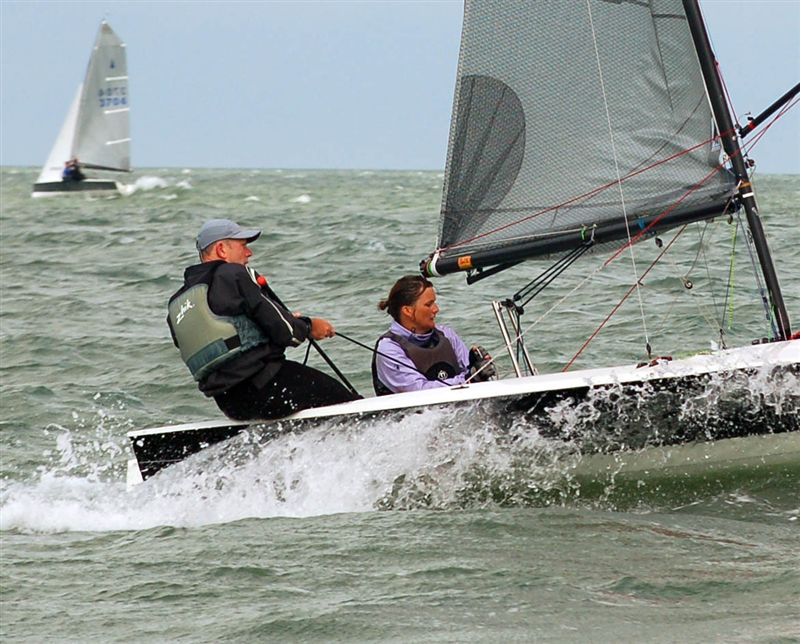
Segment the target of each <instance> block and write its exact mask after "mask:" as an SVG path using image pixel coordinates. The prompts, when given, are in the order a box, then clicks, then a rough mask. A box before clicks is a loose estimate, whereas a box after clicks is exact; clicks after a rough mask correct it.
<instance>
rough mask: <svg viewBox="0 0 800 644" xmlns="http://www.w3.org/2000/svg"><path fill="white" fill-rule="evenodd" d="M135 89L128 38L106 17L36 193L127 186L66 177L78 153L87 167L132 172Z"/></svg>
mask: <svg viewBox="0 0 800 644" xmlns="http://www.w3.org/2000/svg"><path fill="white" fill-rule="evenodd" d="M129 112H130V95H129V93H128V65H127V62H126V58H125V43H123V42H122V41H121V40H120V39H119V37H118V36H117V34H115V33H114V30H113V29H111V26H110V25H109V24H108V23H107V22H105V21H103V22H102V23H101V24H100V29H99V30H98V32H97V38H96V40H95V43H94V48H93V49H92V55H91V57H90V58H89V66H88V68H87V69H86V77H85V78H84V80H83V83H81V84H80V85H79V86H78V91H77V93H76V94H75V98H74V99H73V101H72V104H71V105H70V108H69V111H68V112H67V117H66V119H65V120H64V124H63V125H62V126H61V130H60V132H59V133H58V137H57V138H56V141H55V143H54V144H53V148H52V150H51V151H50V156H49V157H48V158H47V162H46V163H45V164H44V167H43V168H42V171H41V173H40V174H39V178H38V179H37V180H36V183H35V184H34V186H33V194H32V196H33V197H48V196H56V195H64V194H75V193H82V194H85V193H91V192H99V193H106V194H110V193H112V192H124V187H123V186H122V184H119V183H118V182H117V181H115V180H113V179H111V178H106V179H103V178H92V177H84V178H82V179H78V180H75V179H66V178H64V170H65V164H67V163H68V162H70V161H71V160H73V159H76V160H77V161H78V162H79V164H80V168H82V169H83V170H84V171H86V170H89V171H101V172H116V173H119V172H130V171H131V165H130V141H131V139H130V129H129Z"/></svg>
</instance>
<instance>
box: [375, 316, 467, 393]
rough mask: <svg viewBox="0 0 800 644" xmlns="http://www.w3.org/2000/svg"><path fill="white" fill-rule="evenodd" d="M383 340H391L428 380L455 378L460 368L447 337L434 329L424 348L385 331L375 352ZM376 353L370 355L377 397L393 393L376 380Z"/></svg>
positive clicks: (376, 344) (376, 345)
mask: <svg viewBox="0 0 800 644" xmlns="http://www.w3.org/2000/svg"><path fill="white" fill-rule="evenodd" d="M384 338H391V339H392V340H394V341H395V342H397V344H399V345H400V347H401V348H402V349H403V351H404V352H405V354H406V355H407V356H408V358H409V359H410V360H411V362H412V363H413V364H414V368H415V369H416V370H417V371H419V372H420V373H421V374H423V375H424V376H425V377H426V378H427V379H428V380H445V379H447V378H452V377H453V376H455V375H456V374H457V373H458V372H459V370H460V367H459V365H458V357H457V356H456V352H455V349H453V345H452V344H451V343H450V340H448V339H447V336H446V335H445V334H444V333H442V332H441V331H439V329H434V330H433V333H432V334H431V339H430V340H429V342H428V344H427V345H425V346H420V345H418V344H415V343H413V342H411V341H410V340H409V339H408V338H404V337H402V336H400V335H396V334H394V333H392V332H391V331H387V332H386V333H384V334H383V335H382V336H381V337H379V338H378V341H377V342H376V343H375V350H376V351H377V350H378V345H379V344H380V342H381V340H383V339H384ZM377 357H378V354H377V353H373V354H372V386H373V387H374V388H375V393H376V394H377V395H378V396H385V395H387V394H391V393H394V392H393V391H392V390H390V389H389V388H388V387H387V386H386V385H384V384H383V383H382V382H381V381H380V380H379V379H378V364H377Z"/></svg>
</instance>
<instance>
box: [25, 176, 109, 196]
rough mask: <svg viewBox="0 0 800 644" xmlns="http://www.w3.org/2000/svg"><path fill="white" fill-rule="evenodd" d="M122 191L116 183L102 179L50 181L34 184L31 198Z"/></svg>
mask: <svg viewBox="0 0 800 644" xmlns="http://www.w3.org/2000/svg"><path fill="white" fill-rule="evenodd" d="M121 192H123V190H122V189H121V187H120V184H119V183H117V182H116V181H104V180H102V179H85V180H83V181H50V182H46V183H35V184H34V185H33V192H32V193H31V196H32V197H37V198H38V197H57V196H60V195H67V194H75V193H80V194H90V193H101V194H110V193H121Z"/></svg>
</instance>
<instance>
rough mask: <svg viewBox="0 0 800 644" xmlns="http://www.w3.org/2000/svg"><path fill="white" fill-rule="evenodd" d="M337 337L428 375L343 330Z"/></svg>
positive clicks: (338, 332) (337, 333)
mask: <svg viewBox="0 0 800 644" xmlns="http://www.w3.org/2000/svg"><path fill="white" fill-rule="evenodd" d="M336 337H339V338H342V339H343V340H347V341H348V342H352V343H353V344H355V345H356V346H358V347H361V348H362V349H366V350H367V351H369V352H370V353H374V354H375V355H376V356H381V357H382V358H386V359H387V360H391V361H392V362H395V363H397V364H399V365H401V366H403V367H408V368H409V369H413V370H414V371H416V372H417V373H418V374H420V375H423V376H425V377H426V378H427V377H428V376H427V375H425V374H424V373H423V372H422V371H420V370H419V369H417V367H416V366H415V365H414V364H413V363H409V362H403V361H402V360H399V359H398V358H395V357H394V356H390V355H389V354H386V353H383V351H378V349H377V348H375V347H371V346H369V345H366V344H364V343H363V342H359V341H358V340H356V339H355V338H351V337H350V336H348V335H345V334H344V333H342V332H341V331H337V332H336ZM492 360H493V361H494V359H492Z"/></svg>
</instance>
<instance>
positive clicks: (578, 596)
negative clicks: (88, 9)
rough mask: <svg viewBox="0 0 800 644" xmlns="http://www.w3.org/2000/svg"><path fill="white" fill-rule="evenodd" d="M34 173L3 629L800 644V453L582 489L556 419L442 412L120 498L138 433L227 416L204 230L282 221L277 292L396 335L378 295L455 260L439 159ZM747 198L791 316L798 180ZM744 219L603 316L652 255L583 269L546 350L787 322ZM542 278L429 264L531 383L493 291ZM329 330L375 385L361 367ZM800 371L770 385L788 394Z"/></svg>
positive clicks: (553, 352)
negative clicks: (201, 253) (205, 281)
mask: <svg viewBox="0 0 800 644" xmlns="http://www.w3.org/2000/svg"><path fill="white" fill-rule="evenodd" d="M35 177H36V169H33V168H17V169H15V168H3V169H2V174H1V175H0V178H1V181H2V183H1V184H0V189H1V191H2V192H1V193H0V197H1V200H2V202H1V203H0V206H1V207H2V213H0V215H1V218H0V252H1V253H2V260H1V264H0V269H1V270H2V273H1V274H0V278H1V280H2V281H1V283H0V288H1V290H0V298H1V301H0V308H1V310H0V315H1V316H2V317H1V318H0V342H1V343H2V344H1V345H0V347H1V348H2V355H1V356H0V370H1V373H2V382H0V404H1V405H2V411H0V419H1V421H0V422H2V431H0V448H1V450H2V451H1V453H0V471H2V478H1V480H0V546H1V550H2V552H0V563H1V565H2V568H1V569H0V572H1V573H2V577H1V578H0V636H2V638H3V640H4V641H37V642H38V641H75V642H78V641H80V642H84V641H102V642H130V641H136V642H161V641H185V642H217V641H242V642H244V641H316V642H331V641H348V642H349V641H381V642H386V641H394V642H414V641H426V642H427V641H431V642H510V641H519V642H522V641H568V642H586V641H609V642H611V641H656V642H673V641H698V642H700V641H703V642H705V641H720V642H721V641H725V642H730V641H734V642H735V641H764V642H778V641H794V640H796V639H797V638H800V557H799V556H798V552H799V551H800V472H798V471H797V469H796V468H795V469H792V468H788V469H787V468H783V469H775V470H769V469H767V470H766V471H761V472H758V473H757V474H756V473H753V472H750V471H747V470H743V471H741V472H739V473H736V472H734V474H733V475H732V476H729V477H727V478H726V479H725V480H724V481H723V480H714V478H713V477H711V478H710V479H707V480H704V481H702V482H701V483H699V484H698V483H696V482H695V483H693V484H692V485H688V484H685V482H684V481H681V480H676V481H672V482H663V481H662V482H661V483H659V485H658V486H656V487H653V486H652V485H650V484H649V483H648V481H646V480H642V481H641V482H640V485H638V486H637V485H634V486H633V488H632V489H631V488H630V487H629V488H628V489H626V490H625V493H624V494H623V493H621V491H620V489H617V488H616V487H615V485H614V482H613V480H612V481H611V482H610V483H607V484H606V485H605V487H603V488H602V489H601V490H599V491H597V490H595V492H594V493H593V494H588V492H584V491H583V489H582V488H581V486H580V485H578V484H577V482H576V481H574V480H573V479H572V478H571V476H570V471H571V470H570V468H569V467H568V466H567V464H568V462H569V461H568V459H569V458H570V455H569V454H566V455H565V454H563V453H558V450H555V452H554V448H553V446H552V442H548V441H545V440H543V439H542V440H539V441H537V440H536V436H535V432H534V434H533V435H532V436H529V438H530V442H529V444H526V445H524V446H516V447H515V446H513V445H508V444H501V443H500V442H498V441H497V440H496V438H495V434H496V424H497V422H498V419H492V418H487V417H485V416H481V415H477V414H473V415H470V414H464V413H460V414H459V413H456V412H453V411H451V410H424V411H422V413H419V414H413V415H409V416H406V417H404V418H402V419H399V420H398V419H392V420H390V421H372V422H359V423H353V424H352V426H348V427H344V428H342V427H333V426H332V425H327V424H325V423H321V424H320V425H319V426H318V427H315V428H313V429H311V430H309V431H307V432H306V433H303V434H299V435H298V434H290V435H287V436H284V437H282V438H281V439H279V440H277V441H275V442H273V443H269V444H267V445H256V446H254V445H253V444H248V443H247V441H246V440H245V438H242V437H237V438H234V439H232V440H231V441H229V442H228V443H225V444H222V445H218V446H215V447H212V448H210V449H209V450H206V451H205V452H201V453H200V454H198V455H197V456H196V457H194V458H192V459H189V460H187V461H186V462H184V463H181V464H179V465H177V466H175V467H173V468H168V469H167V470H165V471H164V472H162V473H161V474H160V475H158V476H157V477H155V478H153V479H151V480H150V481H148V482H147V483H145V484H144V485H141V486H138V487H135V488H132V489H128V488H127V487H126V483H125V471H126V461H127V460H128V459H129V458H131V457H132V453H131V450H130V447H129V444H128V440H127V438H126V432H128V431H130V430H134V429H143V428H146V427H152V426H158V425H165V424H172V423H182V422H189V421H194V420H207V419H215V418H216V419H218V418H221V416H220V413H219V411H218V410H217V408H216V406H215V405H214V403H213V401H210V400H208V399H205V398H204V397H203V396H202V395H201V394H200V393H199V392H198V391H197V389H196V388H195V386H194V385H193V383H192V380H191V377H190V376H189V373H188V371H187V370H186V368H185V366H184V365H183V364H182V363H181V362H180V359H179V357H178V354H177V351H176V350H175V348H174V347H173V346H172V343H171V340H170V338H169V332H168V330H167V326H166V324H165V315H166V301H167V299H168V297H169V295H170V294H171V293H172V292H174V291H175V290H176V289H177V288H178V287H179V286H180V284H181V275H182V272H183V268H184V267H185V266H186V265H188V264H190V263H193V262H194V261H195V252H194V236H195V234H196V232H197V230H198V228H199V227H200V225H201V224H202V223H203V221H204V220H206V219H208V218H212V217H230V218H233V219H235V220H237V221H238V222H240V223H241V224H243V225H246V226H248V227H259V228H261V229H262V230H263V231H264V234H263V235H262V237H261V239H259V240H258V241H257V242H255V243H254V244H253V245H252V249H253V251H254V256H253V258H252V259H251V265H252V266H254V267H255V268H256V269H257V270H259V272H261V273H263V274H265V275H266V276H267V278H268V279H269V281H270V284H271V285H272V287H273V288H274V289H275V290H276V292H277V293H278V294H279V295H280V297H281V298H282V299H283V300H284V301H285V302H286V303H287V304H288V305H289V306H290V307H291V308H292V309H293V310H296V311H300V312H302V313H303V314H306V315H312V316H318V317H325V318H327V319H329V320H330V321H331V322H333V324H334V325H335V327H336V328H337V329H338V330H340V331H341V332H342V333H343V334H345V335H347V336H348V337H350V338H353V339H356V340H358V341H359V342H361V343H363V344H366V345H370V346H371V345H372V344H373V343H374V341H375V339H376V338H377V336H378V335H379V334H380V333H382V332H383V331H384V330H385V328H386V327H387V326H388V318H387V316H386V314H385V313H382V312H380V311H378V309H377V306H376V305H377V302H378V300H379V299H381V298H382V297H385V296H386V295H387V294H388V291H389V288H390V287H391V285H392V284H393V282H394V281H395V279H397V278H398V277H399V276H401V275H403V274H407V273H415V272H416V270H417V267H418V263H419V261H420V260H421V259H423V258H424V257H426V256H427V255H428V253H430V252H431V251H432V250H433V248H434V246H435V241H436V232H437V231H436V229H437V218H438V216H437V213H438V210H439V206H440V201H441V188H442V174H441V173H440V172H368V171H364V172H359V171H340V172H334V171H290V170H284V171H277V170H269V171H268V170H207V169H204V170H196V169H150V170H146V171H139V172H138V173H137V175H136V178H135V179H132V180H130V183H131V185H132V187H133V190H132V194H131V195H129V196H127V197H113V198H109V197H99V198H88V197H81V196H78V197H72V198H52V199H40V200H34V199H31V198H30V196H29V194H30V189H31V186H32V184H33V182H34V180H35ZM756 186H757V190H758V198H759V205H760V210H761V213H762V216H763V219H764V222H765V227H766V229H767V234H768V237H769V239H770V243H771V248H772V250H773V253H774V258H775V264H776V266H777V268H778V270H779V274H780V276H781V278H782V280H781V283H782V286H783V289H784V297H785V299H786V303H787V307H788V309H789V315H790V317H791V318H792V319H793V320H794V321H795V325H797V326H800V304H799V303H800V285H799V283H798V280H797V277H796V276H797V275H800V252H799V251H798V239H799V238H798V233H797V230H798V225H800V208H798V203H800V178H798V177H797V176H769V177H759V178H757V183H756ZM735 223H736V218H734V220H733V223H730V222H728V221H727V220H726V219H725V218H719V219H718V220H716V221H715V222H713V223H712V224H710V225H705V224H700V225H695V226H691V227H689V228H687V229H686V230H685V231H683V233H682V234H681V235H680V237H679V238H678V240H676V242H675V244H674V248H675V252H674V253H670V254H669V255H668V256H667V257H666V258H665V259H663V260H662V261H661V262H659V263H658V264H657V265H656V267H655V268H654V269H653V270H652V271H650V272H649V273H648V274H647V276H646V278H643V279H641V282H642V287H641V289H639V291H638V292H634V294H632V295H631V297H630V298H628V299H627V300H626V301H625V302H624V304H623V305H622V306H621V307H620V309H619V311H618V313H616V314H615V315H614V316H612V317H611V318H610V320H609V321H608V322H604V321H605V319H606V317H607V316H608V315H609V313H610V312H611V311H612V310H613V309H614V308H615V306H616V305H617V304H618V303H619V302H620V300H621V299H622V297H623V296H624V293H625V292H626V291H627V290H628V288H629V286H630V285H631V284H633V283H635V281H637V279H638V278H639V276H641V275H642V274H643V272H644V271H645V270H646V269H647V268H648V266H649V265H650V264H651V263H652V260H653V259H654V258H655V256H656V255H657V253H658V251H659V248H658V247H657V246H656V244H655V241H654V240H648V241H646V242H644V243H642V244H640V245H638V247H637V248H636V250H635V252H634V255H633V256H631V254H630V253H629V252H628V251H626V252H625V253H623V254H622V255H621V256H620V258H619V259H617V260H616V261H614V262H613V263H612V264H611V265H610V266H608V267H605V268H604V267H603V262H604V260H605V259H606V258H607V257H608V254H607V253H601V252H599V251H598V252H597V253H594V254H593V255H592V256H591V257H588V258H583V259H582V261H581V262H579V263H578V264H576V265H575V266H573V267H572V268H571V269H570V270H569V271H567V273H565V274H564V275H563V276H561V277H560V278H559V279H558V280H557V282H556V283H555V284H554V285H553V286H552V287H551V288H549V289H547V290H546V291H544V292H543V293H542V294H541V295H540V296H538V297H537V298H536V299H535V300H533V301H532V302H530V303H528V304H526V307H525V309H526V312H525V315H524V316H523V326H524V327H525V330H526V337H527V339H528V348H529V350H530V351H531V354H532V358H533V360H534V362H535V363H536V366H537V367H538V368H539V369H540V370H541V371H557V370H560V369H561V368H563V367H564V365H566V364H567V363H568V362H569V361H570V360H572V359H573V358H575V365H574V367H573V368H584V367H592V366H609V365H613V364H626V363H631V362H637V361H641V360H643V359H646V357H647V353H646V348H645V347H646V344H647V343H650V345H651V347H652V351H653V353H654V354H655V355H674V356H675V357H679V356H681V355H688V354H690V353H692V352H697V351H705V350H709V349H711V348H713V347H715V346H719V345H720V344H722V343H724V344H726V345H727V346H737V345H741V344H748V343H749V342H750V341H752V340H753V339H756V338H760V337H765V336H767V335H769V328H768V323H767V322H766V319H765V316H764V313H763V308H762V307H761V304H760V301H759V290H758V285H757V283H756V282H755V281H754V278H753V276H752V270H751V266H752V258H751V257H750V254H749V252H748V248H747V243H746V239H745V237H744V235H743V234H742V232H741V230H740V229H737V227H736V226H735V225H734V224H735ZM673 234H674V231H673V232H666V233H663V234H661V235H660V237H662V238H663V239H662V241H663V242H665V243H666V242H669V241H670V240H671V239H672V236H673ZM612 250H613V249H612ZM548 265H549V264H548V263H547V262H546V261H537V262H528V263H525V264H523V265H521V266H520V267H517V268H515V269H513V270H510V271H507V272H505V273H502V274H500V275H498V276H495V277H492V278H489V279H486V280H483V281H481V282H479V283H477V284H475V285H472V286H467V285H466V284H465V282H464V280H463V277H462V276H450V277H447V278H443V279H441V280H437V281H436V287H437V292H438V297H439V304H440V306H441V309H442V310H441V313H440V316H439V317H440V321H441V322H442V323H444V324H448V325H450V326H453V327H454V328H456V329H457V330H458V331H459V332H460V333H461V335H462V336H463V337H465V338H466V339H467V341H468V342H477V343H480V344H482V345H483V346H484V347H486V348H487V349H488V350H489V351H490V352H491V353H493V354H494V355H496V356H497V357H498V367H499V370H500V372H501V374H502V375H504V376H508V375H510V373H511V366H510V363H509V362H508V360H507V358H506V357H505V356H504V349H503V347H502V344H501V343H500V342H499V335H498V332H497V329H496V325H495V322H494V318H493V314H492V312H491V309H490V302H491V300H493V299H505V298H508V297H510V296H512V295H513V294H514V293H515V292H516V291H517V290H519V289H520V288H521V287H523V286H524V285H525V284H527V282H529V281H530V280H531V279H533V278H534V277H535V276H536V275H537V274H538V273H539V272H541V271H542V270H544V269H545V268H547V266H548ZM687 281H688V282H691V286H692V288H687ZM721 325H722V327H723V328H724V331H725V333H724V336H720V333H719V329H720V326H721ZM600 326H602V330H601V331H600V333H599V334H598V335H597V336H596V338H595V339H594V340H593V341H592V342H591V343H590V344H589V345H588V346H587V347H586V348H585V349H583V350H582V351H581V347H582V345H583V344H584V342H585V341H586V340H587V338H589V337H590V336H591V334H592V332H593V331H594V330H595V329H597V328H598V327H600ZM321 344H322V347H323V349H324V350H325V351H326V353H328V355H329V356H330V357H331V358H332V359H333V360H334V361H335V362H336V364H337V365H338V366H339V367H340V368H341V370H342V371H343V373H344V374H345V375H346V377H347V378H348V379H349V380H350V381H351V382H352V384H353V385H354V386H355V387H356V388H357V389H358V390H359V391H360V392H361V393H362V394H364V395H371V380H370V373H369V364H370V357H371V356H370V353H369V352H368V351H367V350H365V349H363V348H362V347H359V346H357V345H355V344H353V343H350V342H348V341H346V340H344V339H343V338H341V337H338V338H334V339H331V340H326V341H324V342H322V343H321ZM576 356H577V357H576ZM291 357H292V358H294V359H297V360H303V359H305V357H306V354H305V349H304V348H301V349H297V350H294V351H293V352H292V354H291ZM308 360H309V364H312V365H314V366H317V367H319V368H322V369H326V368H327V367H326V366H325V364H324V362H323V361H322V360H321V359H320V358H319V356H317V355H316V354H315V353H314V352H313V351H312V352H311V353H310V354H309V355H308ZM796 385H797V380H796V379H795V380H794V381H790V382H789V383H788V384H786V383H784V384H783V385H782V386H784V387H787V388H788V389H787V391H777V392H776V391H765V390H762V391H759V392H757V395H758V396H759V397H761V398H764V399H766V400H770V399H771V398H770V396H772V398H777V399H779V400H784V399H785V398H786V396H788V397H789V400H792V396H795V397H796V395H797V387H796ZM755 386H756V385H754V387H755ZM769 386H773V385H767V387H769ZM774 386H777V385H774ZM783 411H784V412H785V413H792V411H793V410H791V409H786V408H785V407H784V408H783ZM565 413H566V412H565ZM708 413H713V405H712V406H711V407H710V408H709V412H708ZM505 422H506V423H508V422H509V421H508V419H506V421H505ZM512 422H513V421H512ZM564 422H569V418H567V419H566V421H564ZM565 459H567V460H565Z"/></svg>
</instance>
